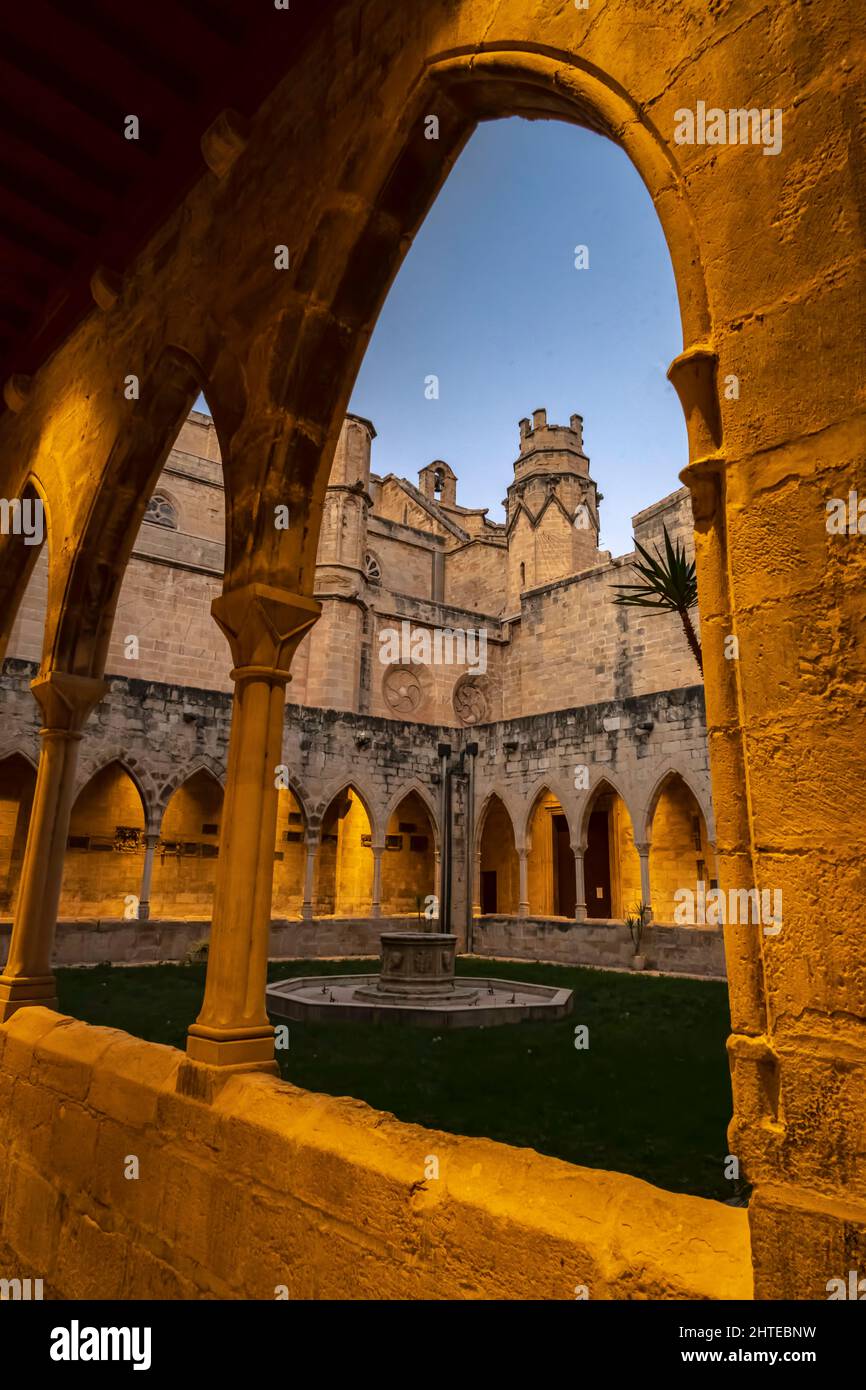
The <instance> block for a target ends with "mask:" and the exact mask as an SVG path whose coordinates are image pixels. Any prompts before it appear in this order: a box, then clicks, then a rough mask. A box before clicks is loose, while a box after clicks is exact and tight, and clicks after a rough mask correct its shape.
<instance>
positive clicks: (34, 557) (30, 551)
mask: <svg viewBox="0 0 866 1390" xmlns="http://www.w3.org/2000/svg"><path fill="white" fill-rule="evenodd" d="M16 496H19V497H20V500H21V502H22V503H25V504H26V503H30V504H33V503H36V502H39V503H41V506H42V515H43V519H44V534H43V538H42V541H41V542H40V544H39V545H27V544H26V543H25V541H24V539H23V537H22V536H20V535H15V534H14V533H12V532H11V531H10V532H9V533H8V534H5V535H0V662H2V660H3V657H4V655H5V653H6V648H7V646H8V644H9V638H10V636H11V634H12V629H13V627H14V625H15V619H16V618H17V616H18V610H19V608H20V606H21V600H22V599H23V597H24V594H25V592H26V590H27V586H28V584H29V583H30V580H31V579H32V577H33V571H34V570H35V568H36V565H37V563H38V561H39V557H40V556H41V555H42V554H43V552H45V553H47V556H48V579H49V584H50V581H51V575H52V570H53V564H52V558H53V545H52V539H51V537H52V529H53V528H52V523H51V507H50V503H49V500H48V493H47V490H46V488H45V487H44V485H43V483H42V482H41V481H40V479H39V477H38V475H37V473H36V472H35V471H33V470H31V471H30V472H29V473H28V474H27V476H26V478H25V481H24V482H23V483H22V485H21V486H20V488H19V489H17V491H16ZM42 638H43V647H44V642H45V630H44V628H43V634H42Z"/></svg>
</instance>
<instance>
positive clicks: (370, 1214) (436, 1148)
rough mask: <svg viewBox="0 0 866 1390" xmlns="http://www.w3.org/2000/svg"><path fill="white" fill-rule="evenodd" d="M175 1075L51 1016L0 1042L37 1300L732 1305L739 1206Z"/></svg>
mask: <svg viewBox="0 0 866 1390" xmlns="http://www.w3.org/2000/svg"><path fill="white" fill-rule="evenodd" d="M180 1061H181V1054H180V1053H179V1052H176V1051H175V1050H174V1049H173V1048H169V1047H161V1046H158V1045H156V1044H154V1043H146V1042H140V1041H138V1040H137V1039H135V1038H131V1037H129V1036H128V1035H127V1034H125V1033H121V1032H119V1031H117V1030H116V1029H110V1028H92V1027H90V1026H89V1025H87V1024H84V1023H78V1022H76V1021H75V1020H73V1019H70V1018H64V1017H62V1016H58V1015H57V1014H54V1013H50V1012H49V1011H48V1010H47V1009H39V1008H32V1009H25V1010H21V1011H20V1012H19V1013H17V1014H16V1015H15V1016H14V1017H13V1018H12V1019H11V1020H10V1021H9V1022H8V1023H6V1024H4V1025H2V1026H0V1105H2V1113H3V1118H4V1122H3V1125H2V1126H0V1172H2V1174H3V1177H4V1182H3V1187H2V1191H3V1193H4V1195H5V1200H4V1201H3V1204H2V1207H0V1223H2V1224H0V1244H2V1243H3V1242H4V1241H5V1243H6V1245H7V1246H8V1248H9V1249H10V1250H11V1251H12V1252H13V1253H14V1256H15V1257H16V1261H18V1262H20V1266H21V1267H22V1268H27V1270H28V1271H30V1270H32V1272H33V1275H34V1276H36V1277H39V1276H42V1277H44V1279H45V1291H46V1296H54V1297H60V1298H95V1297H99V1298H175V1299H178V1298H179V1299H197V1298H203V1297H212V1298H224V1299H236V1298H248V1299H265V1300H270V1301H272V1300H273V1299H274V1298H275V1297H276V1296H277V1290H278V1288H279V1286H283V1287H284V1289H285V1291H286V1294H287V1296H288V1297H289V1298H291V1299H407V1298H408V1299H443V1298H444V1299H448V1298H453V1297H454V1296H455V1295H456V1294H457V1293H458V1291H459V1296H460V1297H461V1298H482V1299H485V1298H486V1299H518V1300H519V1299H525V1298H528V1297H533V1298H541V1299H563V1300H566V1301H572V1302H573V1301H574V1298H575V1294H576V1286H578V1285H584V1286H585V1287H586V1291H587V1294H588V1296H589V1297H591V1298H593V1299H612V1298H668V1299H671V1298H680V1299H682V1298H701V1299H727V1298H744V1297H745V1298H748V1297H749V1296H750V1293H751V1268H750V1264H749V1240H748V1226H747V1217H746V1213H745V1212H744V1211H740V1210H737V1209H735V1208H733V1207H727V1206H724V1205H723V1204H721V1203H719V1202H709V1201H706V1200H704V1199H702V1198H699V1197H686V1196H681V1195H678V1194H675V1193H668V1192H661V1191H659V1189H657V1188H654V1187H651V1186H650V1185H649V1184H648V1183H645V1182H641V1181H639V1180H638V1179H637V1178H631V1177H626V1176H623V1175H621V1174H618V1173H599V1172H593V1171H592V1170H590V1169H587V1168H577V1167H574V1166H572V1165H571V1164H567V1163H562V1162H560V1161H559V1160H558V1159H554V1158H544V1157H542V1156H540V1155H539V1154H535V1153H533V1152H532V1151H531V1150H528V1149H520V1150H514V1149H511V1148H509V1147H508V1146H507V1145H505V1144H498V1143H494V1142H492V1141H491V1140H488V1139H465V1138H459V1137H456V1136H454V1135H451V1134H443V1133H440V1132H438V1131H435V1130H427V1129H422V1128H420V1126H418V1125H408V1124H401V1123H400V1122H399V1121H397V1120H395V1119H394V1118H393V1116H391V1115H384V1114H382V1113H380V1112H379V1111H376V1110H372V1109H370V1107H369V1106H367V1105H365V1104H364V1103H363V1102H361V1101H357V1100H345V1099H343V1100H341V1099H335V1098H332V1097H330V1096H323V1095H311V1094H310V1093H309V1092H306V1091H301V1090H298V1089H297V1088H295V1087H294V1086H290V1085H287V1084H286V1083H285V1082H282V1081H279V1080H277V1079H276V1078H274V1077H268V1076H262V1075H259V1076H255V1075H249V1074H248V1075H240V1076H235V1077H233V1078H232V1079H230V1080H229V1081H228V1082H227V1084H226V1085H225V1087H224V1088H223V1089H222V1090H221V1091H220V1093H219V1095H218V1097H217V1098H216V1100H215V1101H214V1102H213V1103H212V1104H211V1105H203V1104H202V1103H201V1101H200V1100H198V1099H194V1098H192V1097H190V1096H187V1095H184V1094H181V1093H179V1092H178V1090H177V1081H178V1066H179V1064H180ZM431 1153H432V1154H435V1155H436V1156H437V1157H438V1159H439V1174H440V1176H439V1178H438V1179H437V1180H436V1181H435V1182H428V1183H426V1184H424V1183H423V1178H424V1169H425V1163H426V1162H427V1157H428V1155H430V1154H431ZM128 1154H135V1155H136V1156H137V1157H138V1159H139V1164H140V1177H139V1179H138V1181H136V1182H130V1181H128V1180H127V1178H126V1177H125V1176H124V1171H125V1164H126V1162H127V1158H126V1156H127V1155H128ZM600 1213H601V1214H602V1219H601V1220H600V1219H599V1214H600ZM284 1296H285V1295H284Z"/></svg>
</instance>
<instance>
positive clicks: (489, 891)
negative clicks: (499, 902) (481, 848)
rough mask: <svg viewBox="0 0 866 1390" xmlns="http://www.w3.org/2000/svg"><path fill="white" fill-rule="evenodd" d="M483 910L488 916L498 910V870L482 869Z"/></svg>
mask: <svg viewBox="0 0 866 1390" xmlns="http://www.w3.org/2000/svg"><path fill="white" fill-rule="evenodd" d="M481 911H482V913H483V914H484V915H485V916H486V915H487V914H488V913H491V914H492V913H495V912H496V870H495V869H482V870H481Z"/></svg>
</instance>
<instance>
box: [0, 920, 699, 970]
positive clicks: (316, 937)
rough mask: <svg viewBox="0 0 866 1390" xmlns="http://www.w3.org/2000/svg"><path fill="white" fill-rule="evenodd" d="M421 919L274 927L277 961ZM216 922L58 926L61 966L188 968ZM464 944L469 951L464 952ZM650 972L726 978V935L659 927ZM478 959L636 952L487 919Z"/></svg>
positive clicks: (365, 949) (7, 927) (4, 925)
mask: <svg viewBox="0 0 866 1390" xmlns="http://www.w3.org/2000/svg"><path fill="white" fill-rule="evenodd" d="M417 928H418V920H417V918H416V917H380V918H378V919H377V920H376V921H373V920H371V919H366V920H359V919H357V918H337V917H319V918H316V919H315V920H314V921H312V922H301V921H280V920H275V921H273V922H272V923H271V943H270V953H269V954H270V957H271V959H272V960H302V959H304V958H309V959H311V960H315V959H317V958H319V957H322V956H378V954H379V936H380V934H381V933H382V932H383V931H415V930H417ZM11 932H12V924H11V922H8V921H7V922H0V964H2V963H5V961H6V957H7V955H8V951H9V938H10V936H11ZM209 932H210V922H208V921H198V922H196V921H193V922H190V921H166V920H162V919H159V920H158V919H153V920H150V921H147V922H126V921H123V920H121V919H120V918H99V919H97V918H93V919H92V920H89V921H81V922H58V923H57V932H56V935H55V941H54V964H55V965H99V964H101V963H102V962H103V961H112V962H113V963H114V964H116V965H120V964H126V965H136V964H138V965H148V964H151V963H153V962H155V961H174V960H176V961H181V960H184V959H185V957H186V955H187V952H188V951H189V950H190V949H191V947H193V946H194V945H196V944H197V943H199V942H200V941H203V940H206V939H207V937H208V934H209ZM462 940H463V938H462V936H461V946H462ZM644 942H645V948H644V949H645V951H646V955H647V968H648V969H650V970H664V971H669V972H670V973H671V974H686V975H707V976H716V977H718V978H720V979H721V978H724V975H725V948H724V941H723V938H722V933H721V931H716V930H714V929H711V928H710V929H708V928H701V927H657V926H653V927H651V928H650V930H649V931H648V932H647V933H646V936H645V937H644ZM473 951H474V954H475V955H479V956H501V957H508V956H513V957H515V958H516V959H520V960H550V961H556V962H558V963H559V964H562V965H607V966H620V967H622V968H623V969H627V968H630V966H631V959H632V956H633V954H634V949H633V947H632V944H631V938H630V936H629V934H628V931H627V930H626V928H625V927H624V926H622V924H621V923H616V922H571V923H569V922H566V921H564V920H563V921H559V922H557V921H551V920H550V919H549V918H538V917H526V918H518V917H482V918H478V919H476V921H475V924H474V943H473Z"/></svg>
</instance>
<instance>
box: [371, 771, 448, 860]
mask: <svg viewBox="0 0 866 1390" xmlns="http://www.w3.org/2000/svg"><path fill="white" fill-rule="evenodd" d="M412 792H415V793H416V795H417V796H419V797H420V799H421V800H422V801H423V803H424V808H425V810H426V811H427V814H428V816H429V817H430V825H431V827H432V830H433V837H434V840H435V843H436V848H437V850H438V848H439V835H440V832H439V807H438V806H437V805H436V801H435V799H434V797H433V796H431V794H430V789H429V788H428V787H425V786H424V783H423V782H422V781H421V780H420V779H419V778H417V777H411V778H410V779H409V781H408V782H403V783H401V784H400V786H399V787H398V788H397V790H396V791H395V792H394V793H393V795H392V796H391V799H390V801H389V802H388V804H387V805H386V807H385V809H384V811H383V813H382V823H383V825H384V826H385V828H386V830H387V827H388V822H389V821H390V819H391V817H392V816H393V814H394V812H395V811H396V810H397V808H398V806H399V805H400V803H401V801H405V800H406V797H407V796H409V795H411V793H412Z"/></svg>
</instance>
